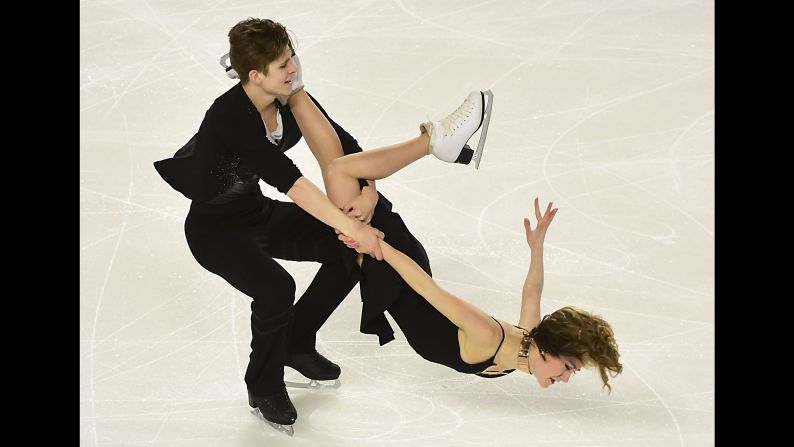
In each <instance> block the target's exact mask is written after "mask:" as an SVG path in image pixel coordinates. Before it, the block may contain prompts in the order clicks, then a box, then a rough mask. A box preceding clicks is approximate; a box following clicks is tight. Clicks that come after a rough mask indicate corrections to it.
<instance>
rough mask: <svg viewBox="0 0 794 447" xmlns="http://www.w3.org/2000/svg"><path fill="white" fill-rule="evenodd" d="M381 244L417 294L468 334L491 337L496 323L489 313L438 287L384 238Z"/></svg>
mask: <svg viewBox="0 0 794 447" xmlns="http://www.w3.org/2000/svg"><path fill="white" fill-rule="evenodd" d="M379 243H380V247H381V252H382V253H383V260H384V261H386V262H388V263H389V265H390V266H391V267H392V268H393V269H394V270H396V271H397V273H398V274H399V275H400V276H401V277H402V279H403V280H404V281H405V282H406V283H407V284H408V285H409V286H410V287H411V288H412V289H414V290H415V291H416V293H418V294H419V295H421V296H422V297H423V298H424V299H425V300H427V302H429V303H430V304H431V305H432V306H433V307H435V308H436V310H438V311H439V312H441V313H442V314H444V316H445V317H447V318H448V319H449V320H450V321H451V322H452V323H453V324H454V325H455V326H457V327H458V328H460V329H461V330H463V332H464V333H466V334H467V335H475V334H478V333H480V334H482V335H483V336H489V335H491V334H492V333H493V331H494V327H495V326H494V324H493V319H491V317H490V316H489V315H488V314H486V313H485V312H483V311H482V310H481V309H480V308H478V307H477V306H475V305H473V304H471V303H469V302H467V301H465V300H463V299H461V298H458V297H457V296H455V295H453V294H451V293H449V292H447V291H446V290H444V289H442V288H441V287H439V286H438V284H436V282H435V281H433V278H432V277H431V276H430V275H428V274H427V272H425V271H424V270H422V268H421V267H420V266H419V265H418V264H417V263H416V262H414V260H413V259H411V258H409V257H408V256H407V255H406V254H405V253H403V252H401V251H399V250H397V249H396V248H394V247H392V246H391V245H389V243H388V242H386V241H384V240H382V239H381V240H379ZM475 336H476V335H475ZM477 338H479V337H477Z"/></svg>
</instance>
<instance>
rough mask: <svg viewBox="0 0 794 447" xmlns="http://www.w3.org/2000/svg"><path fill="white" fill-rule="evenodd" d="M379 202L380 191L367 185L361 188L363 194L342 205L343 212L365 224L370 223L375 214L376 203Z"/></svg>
mask: <svg viewBox="0 0 794 447" xmlns="http://www.w3.org/2000/svg"><path fill="white" fill-rule="evenodd" d="M377 204H378V193H377V192H376V191H375V190H373V189H372V188H370V187H369V186H365V187H364V188H363V189H362V190H361V194H359V195H358V196H356V198H355V199H353V200H351V201H350V202H348V203H347V204H345V206H344V207H342V212H343V213H345V214H347V215H348V216H350V217H352V218H354V219H358V220H359V221H361V222H362V223H364V224H369V223H370V222H371V221H372V215H373V214H375V205H377Z"/></svg>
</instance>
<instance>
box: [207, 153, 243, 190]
mask: <svg viewBox="0 0 794 447" xmlns="http://www.w3.org/2000/svg"><path fill="white" fill-rule="evenodd" d="M239 165H240V156H239V155H237V154H235V153H233V152H228V153H226V154H224V155H223V157H221V158H220V160H219V161H218V164H217V165H216V166H215V167H214V168H213V169H212V170H211V171H210V172H211V173H212V175H213V177H215V179H216V180H217V181H216V185H217V186H218V190H217V191H216V192H217V193H218V194H220V193H222V192H224V191H226V190H227V189H229V188H231V186H232V185H233V184H235V183H237V182H239V181H240V177H239V176H238V175H237V166H239Z"/></svg>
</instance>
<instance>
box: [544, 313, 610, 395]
mask: <svg viewBox="0 0 794 447" xmlns="http://www.w3.org/2000/svg"><path fill="white" fill-rule="evenodd" d="M529 334H530V336H531V337H532V339H533V341H534V342H535V345H536V346H537V347H538V349H539V350H540V351H541V352H546V353H549V354H551V355H553V356H557V357H560V356H567V357H574V358H577V359H579V360H580V361H581V362H582V365H583V366H594V367H596V368H598V372H599V374H600V375H601V381H602V382H604V386H605V387H607V388H608V389H609V391H610V392H611V391H612V386H610V385H609V383H608V381H609V377H608V376H607V371H610V373H611V374H610V375H611V376H612V377H615V376H617V375H618V374H620V373H621V372H623V365H621V364H620V362H619V361H618V358H619V357H620V354H619V353H618V344H617V342H616V341H615V334H614V333H613V332H612V327H610V326H609V323H607V322H606V321H605V320H604V319H603V318H601V317H600V316H598V315H593V314H591V313H590V312H587V311H585V310H582V309H578V308H576V307H573V306H566V307H563V308H561V309H558V310H557V311H555V312H554V313H552V314H550V315H546V316H544V317H543V319H542V320H540V323H539V324H538V325H537V326H536V327H535V328H533V329H532V330H531V331H530V332H529Z"/></svg>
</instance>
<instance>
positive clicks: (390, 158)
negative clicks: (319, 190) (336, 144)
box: [328, 132, 430, 182]
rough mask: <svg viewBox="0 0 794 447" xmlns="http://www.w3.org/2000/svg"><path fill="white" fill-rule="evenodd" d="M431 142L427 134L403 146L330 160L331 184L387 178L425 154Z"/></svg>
mask: <svg viewBox="0 0 794 447" xmlns="http://www.w3.org/2000/svg"><path fill="white" fill-rule="evenodd" d="M429 143H430V138H429V137H428V136H427V134H426V133H424V132H422V134H421V135H419V136H417V137H415V138H412V139H410V140H408V141H404V142H402V143H397V144H392V145H391V146H385V147H381V148H377V149H370V150H366V151H364V152H359V153H356V154H349V155H345V156H344V157H341V158H337V159H336V160H333V161H332V162H331V164H330V165H329V166H328V175H329V177H331V179H332V182H333V181H334V180H335V179H337V178H340V179H341V178H343V177H350V178H353V179H359V178H361V179H366V180H380V179H382V178H386V177H388V176H390V175H392V174H394V173H395V172H397V171H399V170H400V169H402V168H404V167H406V166H408V165H409V164H411V163H413V162H415V161H416V160H419V159H420V158H422V157H424V156H425V155H427V154H428V147H429V146H428V145H429Z"/></svg>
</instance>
